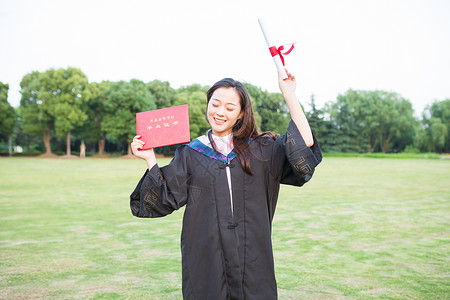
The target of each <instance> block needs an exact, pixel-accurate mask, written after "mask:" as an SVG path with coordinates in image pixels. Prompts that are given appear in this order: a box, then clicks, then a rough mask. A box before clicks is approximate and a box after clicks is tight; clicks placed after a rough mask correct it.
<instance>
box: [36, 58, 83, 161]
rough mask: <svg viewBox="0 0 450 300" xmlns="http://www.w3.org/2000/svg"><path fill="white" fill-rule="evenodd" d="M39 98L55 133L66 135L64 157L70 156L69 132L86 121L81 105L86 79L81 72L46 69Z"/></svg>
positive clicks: (75, 69)
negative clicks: (51, 118) (53, 126)
mask: <svg viewBox="0 0 450 300" xmlns="http://www.w3.org/2000/svg"><path fill="white" fill-rule="evenodd" d="M40 83H41V89H40V90H39V98H40V99H42V105H43V108H44V110H45V111H47V112H48V113H49V114H50V115H51V116H52V117H53V118H54V124H55V132H56V134H57V135H59V136H64V135H66V156H68V157H70V156H71V154H70V134H71V131H72V130H73V129H74V128H76V127H78V126H81V125H82V124H83V122H84V121H85V120H86V118H87V114H86V112H85V111H84V110H83V103H84V102H85V101H86V100H87V99H88V97H87V90H86V87H87V85H88V79H87V77H86V75H84V73H83V72H81V70H80V69H77V68H72V67H69V68H67V69H57V70H54V69H49V70H47V71H46V72H44V73H42V74H41V75H40Z"/></svg>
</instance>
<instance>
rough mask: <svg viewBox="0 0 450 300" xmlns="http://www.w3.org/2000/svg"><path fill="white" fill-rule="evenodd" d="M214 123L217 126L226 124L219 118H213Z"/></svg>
mask: <svg viewBox="0 0 450 300" xmlns="http://www.w3.org/2000/svg"><path fill="white" fill-rule="evenodd" d="M214 122H216V124H218V125H222V124H223V123H225V122H226V120H224V119H220V118H214Z"/></svg>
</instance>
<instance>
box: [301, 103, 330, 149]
mask: <svg viewBox="0 0 450 300" xmlns="http://www.w3.org/2000/svg"><path fill="white" fill-rule="evenodd" d="M309 106H310V107H311V110H310V111H308V112H307V113H306V117H307V119H308V123H309V126H310V127H311V130H312V131H313V132H314V135H315V136H316V137H317V138H318V140H320V141H323V142H324V143H321V144H320V146H321V148H322V150H323V151H325V152H326V151H327V150H326V148H327V144H326V142H327V141H328V138H327V122H326V121H325V120H324V112H323V111H322V110H320V109H318V108H317V107H316V101H315V98H314V95H311V101H310V104H309Z"/></svg>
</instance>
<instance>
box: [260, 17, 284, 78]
mask: <svg viewBox="0 0 450 300" xmlns="http://www.w3.org/2000/svg"><path fill="white" fill-rule="evenodd" d="M258 22H259V26H260V27H261V31H262V33H263V35H264V39H265V40H266V43H267V46H268V47H269V48H270V47H273V46H275V44H273V43H272V40H271V39H270V36H269V33H268V31H267V27H266V25H265V23H264V20H263V19H262V18H259V19H258ZM273 61H274V62H275V65H276V66H277V69H278V70H279V71H280V72H281V76H282V78H283V79H286V78H288V76H287V74H286V70H285V69H284V66H283V62H282V61H281V58H280V55H275V56H273Z"/></svg>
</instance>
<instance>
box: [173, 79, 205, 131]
mask: <svg viewBox="0 0 450 300" xmlns="http://www.w3.org/2000/svg"><path fill="white" fill-rule="evenodd" d="M206 90H207V88H206V87H201V86H200V85H198V84H193V85H190V86H186V87H181V88H180V89H178V91H177V94H176V95H175V99H174V103H173V105H182V104H188V106H189V129H190V135H191V139H195V138H197V137H198V136H201V135H204V134H205V133H206V131H207V130H208V129H209V124H208V122H206V120H205V111H206Z"/></svg>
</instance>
